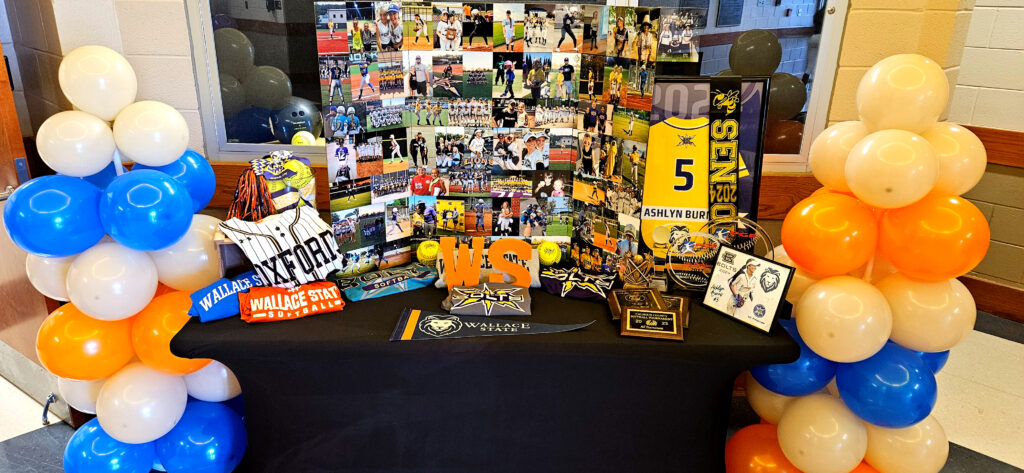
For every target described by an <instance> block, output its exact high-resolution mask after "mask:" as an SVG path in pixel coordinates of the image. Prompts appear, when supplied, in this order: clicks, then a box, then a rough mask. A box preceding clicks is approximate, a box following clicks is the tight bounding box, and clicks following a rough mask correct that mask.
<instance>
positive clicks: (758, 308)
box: [754, 304, 768, 319]
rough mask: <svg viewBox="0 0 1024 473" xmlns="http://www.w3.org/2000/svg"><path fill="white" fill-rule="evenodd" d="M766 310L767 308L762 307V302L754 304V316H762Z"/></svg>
mask: <svg viewBox="0 0 1024 473" xmlns="http://www.w3.org/2000/svg"><path fill="white" fill-rule="evenodd" d="M767 312H768V310H767V309H765V308H764V305H763V304H758V305H755V306H754V317H757V318H759V319H760V318H761V317H764V314H765V313H767Z"/></svg>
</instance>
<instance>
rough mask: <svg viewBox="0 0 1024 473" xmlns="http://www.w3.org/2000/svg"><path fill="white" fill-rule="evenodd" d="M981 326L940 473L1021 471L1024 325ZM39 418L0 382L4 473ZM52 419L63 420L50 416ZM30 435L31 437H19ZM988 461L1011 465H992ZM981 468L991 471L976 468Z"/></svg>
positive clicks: (53, 432)
mask: <svg viewBox="0 0 1024 473" xmlns="http://www.w3.org/2000/svg"><path fill="white" fill-rule="evenodd" d="M978 328H979V329H981V330H985V331H986V332H990V333H998V334H999V335H1000V336H994V335H991V334H989V333H984V332H982V331H978V330H975V331H974V332H972V333H971V334H970V335H969V336H968V337H967V338H966V339H965V340H964V341H963V342H962V343H961V344H960V345H958V346H957V347H956V348H954V349H953V352H952V353H951V354H950V357H949V362H948V363H947V364H946V367H945V368H943V370H942V371H941V372H940V373H939V374H938V376H937V379H938V383H939V399H938V403H937V404H936V406H935V410H934V412H933V415H935V417H936V418H937V419H938V420H939V423H941V424H942V425H943V427H944V428H945V430H946V435H947V436H948V438H949V441H950V442H951V443H953V444H956V445H953V446H951V451H950V463H949V464H948V465H947V467H946V468H945V469H944V470H943V471H944V472H949V473H953V472H972V473H981V472H990V471H992V472H994V471H999V472H1003V471H1007V472H1009V471H1024V447H1022V446H1024V325H1022V324H1017V323H1014V322H1009V321H1006V320H1002V319H996V318H995V317H993V316H990V315H987V314H980V315H979V321H978ZM1004 337H1005V338H1004ZM735 404H736V405H737V408H738V409H742V408H744V407H746V406H745V404H746V402H745V400H740V399H738V400H737V402H736V403H735ZM41 414H42V407H41V406H40V405H39V404H38V403H37V402H35V401H34V400H32V399H31V398H29V397H28V396H27V395H25V394H24V393H22V392H21V391H20V390H18V389H17V388H16V387H14V386H13V385H11V384H10V383H8V382H7V381H6V380H4V379H3V378H0V442H4V441H5V440H9V439H13V440H11V441H10V442H4V443H0V471H6V470H5V466H4V465H5V463H6V462H9V461H11V460H16V459H15V458H12V455H15V456H17V455H19V453H17V452H20V451H21V450H22V449H23V448H30V449H31V450H36V451H38V450H39V449H44V450H47V452H49V450H53V452H49V453H51V454H52V455H50V457H53V458H59V455H60V452H61V451H62V450H63V442H66V440H63V439H65V438H66V437H69V436H70V429H68V428H66V426H64V425H63V424H59V425H56V426H53V427H50V428H47V429H42V423H41V419H40V416H41ZM750 414H753V413H752V411H751V412H750ZM50 419H51V422H58V421H59V419H58V418H57V417H55V416H53V415H51V416H50ZM753 422H756V417H755V419H754V421H753ZM740 425H745V424H740ZM37 429H42V430H39V431H38V432H35V431H36V430H37ZM28 432H32V433H33V435H30V436H29V435H26V436H23V437H19V436H22V434H25V433H28ZM55 439H56V440H55ZM37 443H38V445H36V444H37ZM51 443H52V444H53V445H50V444H51ZM18 445H20V447H18ZM6 446H9V447H10V448H4V447H6ZM12 452H14V453H12ZM975 452H976V453H975ZM979 454H980V455H979ZM54 455H56V456H54ZM33 456H35V455H33ZM44 456H45V455H44ZM985 456H988V457H991V458H994V459H996V460H999V461H1000V462H1004V463H1006V464H1008V465H998V466H995V465H994V462H991V460H988V459H986V458H984V457H985ZM986 461H988V462H991V463H984V462H986ZM977 462H981V463H980V464H984V465H987V466H982V467H980V468H982V469H978V467H973V466H971V465H978V464H979V463H977ZM15 463H18V462H17V461H15ZM44 463H45V462H44ZM7 464H8V465H10V463H7ZM39 466H40V467H50V466H51V465H39ZM11 471H14V470H11ZM32 471H51V470H50V469H49V468H43V469H42V470H34V469H33V470H32ZM52 471H59V469H58V470H52Z"/></svg>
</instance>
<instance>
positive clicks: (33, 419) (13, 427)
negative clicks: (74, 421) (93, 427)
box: [0, 378, 60, 442]
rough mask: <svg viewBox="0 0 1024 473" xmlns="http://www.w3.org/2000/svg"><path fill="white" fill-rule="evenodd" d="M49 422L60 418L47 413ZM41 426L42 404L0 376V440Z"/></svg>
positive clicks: (57, 420) (58, 420) (54, 421)
mask: <svg viewBox="0 0 1024 473" xmlns="http://www.w3.org/2000/svg"><path fill="white" fill-rule="evenodd" d="M49 418H50V422H51V423H56V422H60V418H58V417H57V416H55V415H53V414H49ZM42 426H43V406H41V405H40V404H39V403H38V402H36V401H35V400H34V399H32V398H30V397H28V395H26V394H25V393H23V392H21V390H20V389H18V388H16V387H14V385H12V384H11V383H9V382H7V380H6V379H4V378H0V442H2V441H4V440H7V439H10V438H14V437H17V436H19V435H21V434H24V433H26V432H30V431H32V430H35V429H38V428H41V427H42Z"/></svg>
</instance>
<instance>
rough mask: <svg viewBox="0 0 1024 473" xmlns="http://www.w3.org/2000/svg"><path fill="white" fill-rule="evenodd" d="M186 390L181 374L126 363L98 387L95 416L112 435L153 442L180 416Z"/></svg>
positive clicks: (134, 441)
mask: <svg viewBox="0 0 1024 473" xmlns="http://www.w3.org/2000/svg"><path fill="white" fill-rule="evenodd" d="M187 402H188V391H186V389H185V381H184V380H183V379H181V376H172V375H169V374H164V373H161V372H159V371H157V370H154V369H152V368H149V367H147V366H146V365H144V364H142V363H129V364H128V366H125V367H124V368H121V371H118V372H117V373H115V374H114V376H111V377H110V378H109V379H108V380H107V382H106V383H104V384H103V389H101V390H100V395H99V398H98V400H97V402H96V417H97V418H98V419H99V421H100V426H101V427H103V430H105V431H106V432H107V433H108V434H110V436H111V437H114V438H115V439H117V440H120V441H122V442H125V443H146V442H152V441H153V440H156V439H158V438H160V437H163V436H164V434H166V433H167V432H170V431H171V429H173V428H174V425H175V424H177V423H178V421H179V420H181V416H182V414H184V413H185V404H186V403H187Z"/></svg>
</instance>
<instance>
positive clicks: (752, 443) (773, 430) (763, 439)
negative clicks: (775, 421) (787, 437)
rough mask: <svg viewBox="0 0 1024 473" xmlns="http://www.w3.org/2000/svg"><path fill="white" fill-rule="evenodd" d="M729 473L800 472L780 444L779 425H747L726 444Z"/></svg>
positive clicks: (726, 461) (727, 471) (726, 460)
mask: <svg viewBox="0 0 1024 473" xmlns="http://www.w3.org/2000/svg"><path fill="white" fill-rule="evenodd" d="M725 472H726V473H800V470H798V469H796V467H795V466H793V464H792V463H790V462H789V460H787V459H786V456H785V455H783V454H782V448H780V447H779V435H778V432H777V427H775V426H774V425H771V424H757V425H748V426H746V427H744V428H742V429H740V430H739V431H738V432H736V433H735V434H734V435H733V436H732V437H731V438H730V439H729V441H728V442H727V443H726V444H725Z"/></svg>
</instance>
